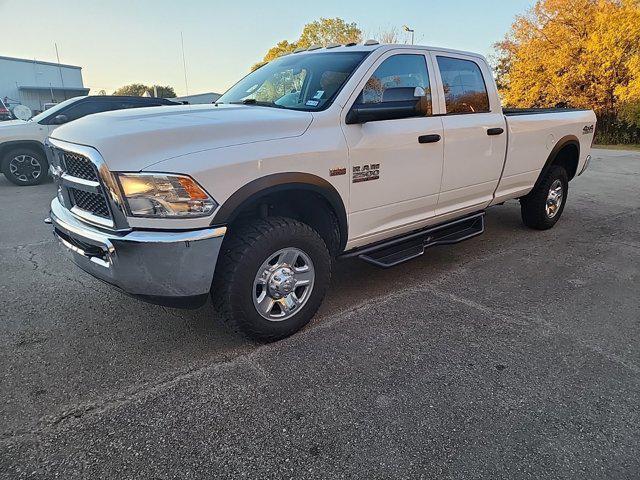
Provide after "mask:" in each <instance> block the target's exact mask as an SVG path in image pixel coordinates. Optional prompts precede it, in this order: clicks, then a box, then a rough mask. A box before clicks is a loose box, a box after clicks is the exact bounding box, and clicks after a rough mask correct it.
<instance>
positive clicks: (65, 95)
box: [53, 42, 67, 100]
mask: <svg viewBox="0 0 640 480" xmlns="http://www.w3.org/2000/svg"><path fill="white" fill-rule="evenodd" d="M53 45H54V46H55V47H56V58H57V59H58V70H59V71H60V83H61V84H62V94H63V95H64V99H65V100H66V99H67V92H66V91H65V90H64V77H63V76H62V66H61V65H60V54H59V53H58V44H57V43H56V42H53Z"/></svg>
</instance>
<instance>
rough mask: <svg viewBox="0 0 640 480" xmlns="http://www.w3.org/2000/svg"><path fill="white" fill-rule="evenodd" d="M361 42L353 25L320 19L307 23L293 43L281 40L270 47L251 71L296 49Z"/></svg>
mask: <svg viewBox="0 0 640 480" xmlns="http://www.w3.org/2000/svg"><path fill="white" fill-rule="evenodd" d="M361 40H362V31H361V30H360V29H359V28H358V26H357V25H356V24H355V23H347V22H345V21H344V20H343V19H341V18H321V19H319V20H316V21H314V22H311V23H307V24H306V25H305V26H304V28H303V29H302V33H301V34H300V37H299V38H298V40H296V41H295V42H289V41H288V40H282V41H280V42H278V43H277V44H276V45H275V46H274V47H271V48H270V49H269V50H268V51H267V53H266V54H265V56H264V57H263V58H262V61H261V62H258V63H256V64H254V65H253V66H252V67H251V70H255V69H257V68H260V67H261V66H263V65H264V64H266V63H269V62H270V61H271V60H274V59H275V58H278V57H279V56H281V55H284V54H286V53H291V52H293V51H294V50H295V49H296V48H309V47H311V46H312V45H320V46H323V47H326V46H327V45H329V44H331V43H340V44H345V43H351V42H355V43H359V42H360V41H361Z"/></svg>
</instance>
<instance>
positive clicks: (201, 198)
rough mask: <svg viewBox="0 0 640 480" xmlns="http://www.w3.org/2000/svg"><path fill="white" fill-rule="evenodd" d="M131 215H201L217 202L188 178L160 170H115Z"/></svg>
mask: <svg viewBox="0 0 640 480" xmlns="http://www.w3.org/2000/svg"><path fill="white" fill-rule="evenodd" d="M117 176H118V180H119V181H120V186H121V187H122V193H123V194H124V198H125V201H126V203H127V207H128V210H129V214H131V215H132V216H134V217H203V216H207V215H209V214H210V213H211V212H212V211H213V210H215V208H216V207H217V206H218V204H217V203H216V202H215V201H214V200H213V199H212V198H211V197H210V196H209V194H208V193H207V192H205V191H204V189H203V188H202V187H201V186H200V185H198V184H197V183H196V182H195V181H194V180H193V179H192V178H190V177H187V176H186V175H168V174H163V173H118V174H117Z"/></svg>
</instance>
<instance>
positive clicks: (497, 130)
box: [487, 128, 504, 135]
mask: <svg viewBox="0 0 640 480" xmlns="http://www.w3.org/2000/svg"><path fill="white" fill-rule="evenodd" d="M503 133H504V128H490V129H489V130H487V135H502V134H503Z"/></svg>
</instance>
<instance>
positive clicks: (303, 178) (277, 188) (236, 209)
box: [211, 172, 348, 251]
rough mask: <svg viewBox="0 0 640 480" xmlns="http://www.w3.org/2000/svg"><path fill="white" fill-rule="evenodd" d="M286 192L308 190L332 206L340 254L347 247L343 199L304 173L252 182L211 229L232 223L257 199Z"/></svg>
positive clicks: (228, 204) (321, 180) (229, 202)
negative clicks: (337, 231) (337, 228)
mask: <svg viewBox="0 0 640 480" xmlns="http://www.w3.org/2000/svg"><path fill="white" fill-rule="evenodd" d="M286 190H307V191H310V192H315V193H317V194H318V195H320V196H321V197H322V198H324V200H326V201H327V203H328V204H329V205H330V206H331V208H332V209H333V211H334V213H335V214H336V218H337V220H338V227H339V229H340V250H341V251H342V250H344V248H345V246H346V244H347V236H348V224H347V210H346V208H345V206H344V202H343V201H342V197H341V196H340V194H339V193H338V191H337V190H336V188H335V187H334V186H333V185H331V183H329V182H328V181H327V180H325V179H324V178H322V177H319V176H317V175H313V174H310V173H303V172H288V173H274V174H272V175H267V176H265V177H261V178H258V179H256V180H252V181H251V182H249V183H247V184H246V185H244V186H242V187H241V188H240V189H238V190H237V191H236V192H235V193H233V194H232V195H231V196H230V197H229V198H228V199H227V200H226V201H225V202H224V203H223V204H222V205H221V206H220V209H219V210H218V212H217V213H216V214H215V215H214V217H213V220H212V221H211V224H212V225H219V224H228V223H231V222H233V220H235V218H236V217H237V216H238V214H239V213H240V212H241V211H242V210H243V208H244V207H246V206H248V205H250V204H251V203H253V202H256V201H257V200H258V199H260V198H262V197H264V196H266V195H269V194H272V193H277V192H282V191H286Z"/></svg>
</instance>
